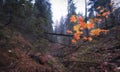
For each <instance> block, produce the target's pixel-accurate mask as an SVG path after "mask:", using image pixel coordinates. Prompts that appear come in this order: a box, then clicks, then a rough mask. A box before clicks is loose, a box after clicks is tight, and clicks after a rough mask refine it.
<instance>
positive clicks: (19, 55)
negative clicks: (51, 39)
mask: <svg viewBox="0 0 120 72" xmlns="http://www.w3.org/2000/svg"><path fill="white" fill-rule="evenodd" d="M3 31H4V33H2V32H3ZM3 35H6V36H3ZM11 35H12V34H11V31H10V30H8V29H4V30H0V72H120V26H117V27H113V28H112V29H110V31H109V32H108V34H107V35H103V36H99V37H95V38H94V40H93V41H92V42H83V41H80V46H63V45H61V44H58V43H49V44H50V46H49V49H48V52H47V53H46V54H41V53H40V52H33V51H32V48H34V47H33V45H32V44H31V43H30V42H29V41H27V40H26V39H25V38H24V37H23V36H22V35H21V34H20V33H17V32H15V33H14V37H12V38H10V37H11ZM8 38H10V39H8Z"/></svg>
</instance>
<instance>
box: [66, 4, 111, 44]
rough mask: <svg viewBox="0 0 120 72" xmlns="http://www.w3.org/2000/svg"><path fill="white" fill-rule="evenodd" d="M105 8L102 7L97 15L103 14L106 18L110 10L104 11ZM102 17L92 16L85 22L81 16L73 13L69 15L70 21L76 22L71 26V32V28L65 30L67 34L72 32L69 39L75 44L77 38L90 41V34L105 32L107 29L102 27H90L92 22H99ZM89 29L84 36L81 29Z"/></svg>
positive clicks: (92, 24) (95, 34)
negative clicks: (87, 34)
mask: <svg viewBox="0 0 120 72" xmlns="http://www.w3.org/2000/svg"><path fill="white" fill-rule="evenodd" d="M97 9H99V10H100V9H101V7H100V6H98V7H97ZM105 11H106V10H105V8H103V9H102V10H100V12H101V13H100V14H97V16H100V17H101V16H104V17H106V18H108V15H109V14H110V11H107V12H105ZM101 21H102V19H101V18H97V17H96V18H92V19H89V23H86V22H84V20H83V18H82V17H81V16H78V17H77V16H75V15H72V16H71V17H70V22H75V23H78V24H76V25H74V26H73V30H74V31H73V32H72V31H71V30H67V33H69V34H73V39H72V40H71V41H72V43H73V44H75V43H76V42H77V41H78V40H80V39H83V40H87V41H89V42H91V41H92V40H93V38H92V36H98V35H100V33H101V32H102V33H104V34H106V33H107V32H108V30H103V29H100V28H97V29H92V28H94V24H95V23H97V22H101ZM86 28H88V29H90V30H89V31H90V32H89V34H90V35H89V36H85V35H84V34H83V31H85V30H84V29H86Z"/></svg>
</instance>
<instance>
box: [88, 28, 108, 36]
mask: <svg viewBox="0 0 120 72" xmlns="http://www.w3.org/2000/svg"><path fill="white" fill-rule="evenodd" d="M108 31H109V30H104V29H100V28H97V29H94V30H91V32H90V35H91V36H98V35H100V32H103V33H105V34H106V33H107V32H108Z"/></svg>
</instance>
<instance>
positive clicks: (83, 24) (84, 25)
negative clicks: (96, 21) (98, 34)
mask: <svg viewBox="0 0 120 72" xmlns="http://www.w3.org/2000/svg"><path fill="white" fill-rule="evenodd" d="M79 25H80V27H81V28H83V29H84V28H86V27H87V24H86V23H85V22H81V23H80V24H79Z"/></svg>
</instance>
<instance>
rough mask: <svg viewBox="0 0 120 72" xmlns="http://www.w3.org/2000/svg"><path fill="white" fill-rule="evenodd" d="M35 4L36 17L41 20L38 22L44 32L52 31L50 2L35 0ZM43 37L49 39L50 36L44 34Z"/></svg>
mask: <svg viewBox="0 0 120 72" xmlns="http://www.w3.org/2000/svg"><path fill="white" fill-rule="evenodd" d="M35 6H36V8H37V9H38V13H37V14H36V17H37V18H38V19H39V20H40V21H41V22H39V24H40V25H41V26H42V27H43V29H44V32H53V28H52V18H51V17H52V12H51V4H50V3H49V1H47V0H44V1H43V0H35ZM39 24H38V25H39ZM45 38H48V39H51V36H48V35H46V36H45Z"/></svg>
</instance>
